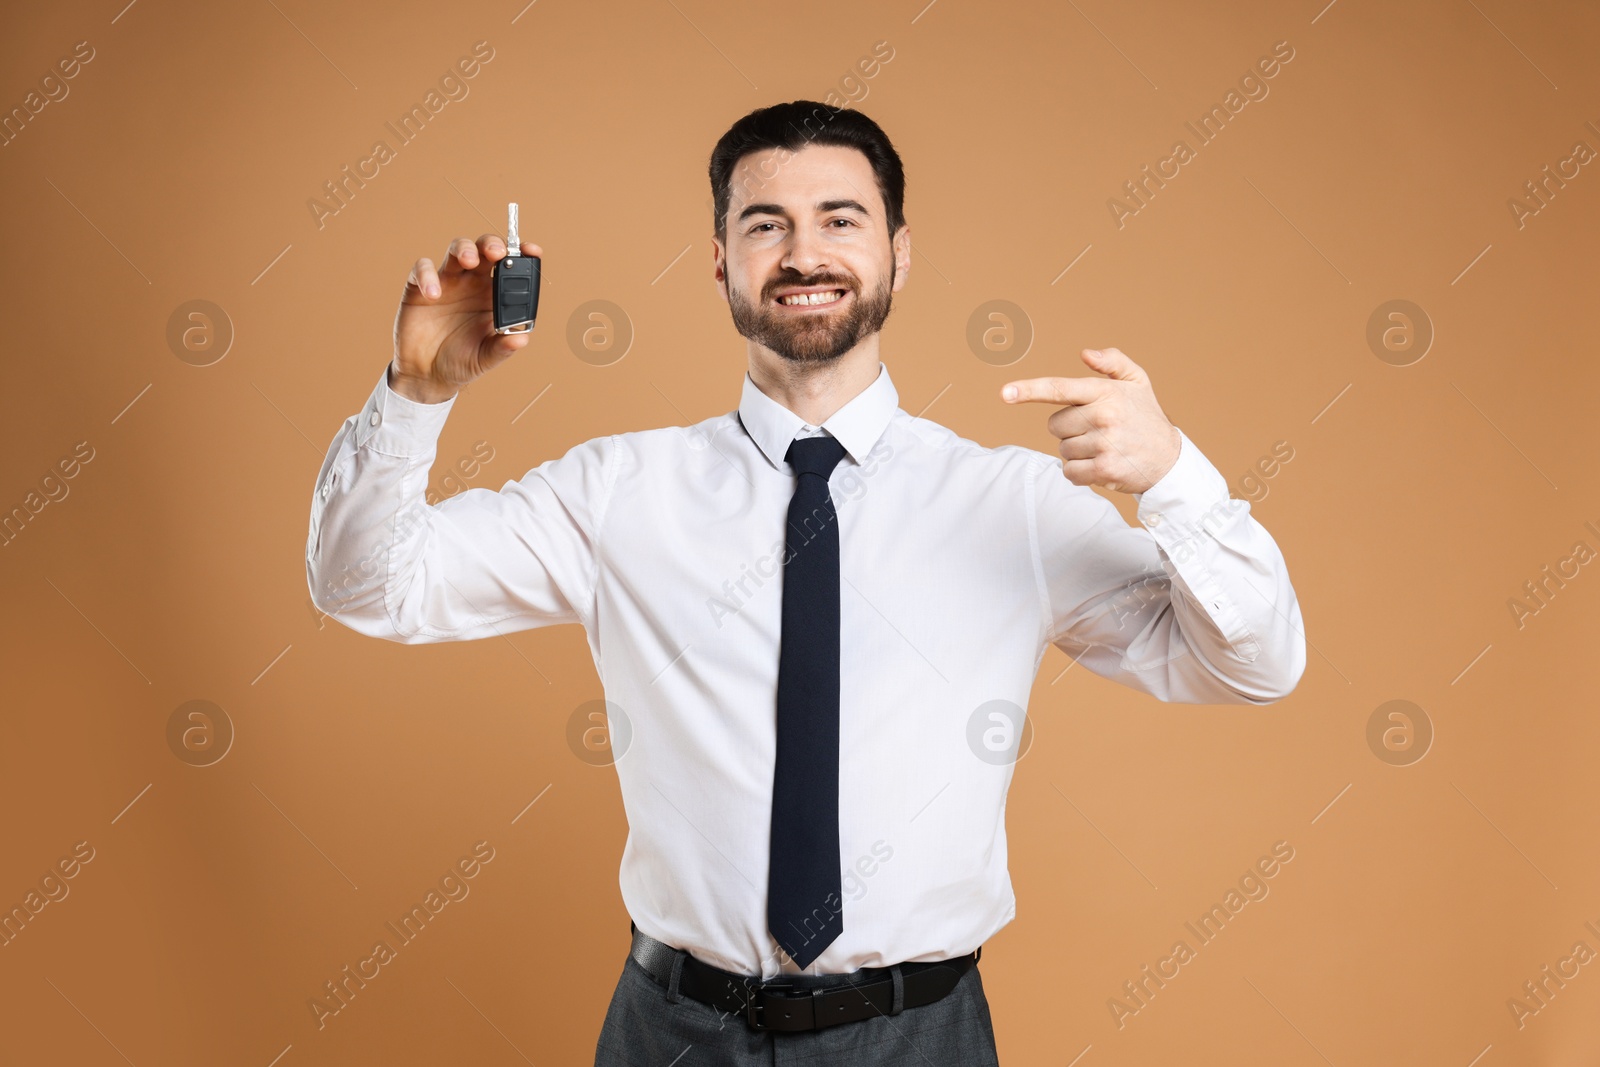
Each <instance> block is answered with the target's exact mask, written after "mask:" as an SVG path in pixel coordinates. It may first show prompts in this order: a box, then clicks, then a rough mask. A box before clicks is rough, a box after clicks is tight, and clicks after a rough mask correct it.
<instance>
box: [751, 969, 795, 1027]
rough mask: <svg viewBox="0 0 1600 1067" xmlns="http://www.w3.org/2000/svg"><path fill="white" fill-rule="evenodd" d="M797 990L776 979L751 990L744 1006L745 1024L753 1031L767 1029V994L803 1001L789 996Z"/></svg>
mask: <svg viewBox="0 0 1600 1067" xmlns="http://www.w3.org/2000/svg"><path fill="white" fill-rule="evenodd" d="M796 988H797V987H796V986H795V985H794V984H793V983H792V982H785V981H783V980H782V979H774V980H773V981H770V982H763V983H761V984H760V985H758V986H756V987H755V988H753V989H750V990H749V993H750V996H749V999H747V1000H746V1001H745V1004H744V1020H745V1022H746V1023H747V1024H749V1026H750V1028H751V1029H752V1030H765V1029H767V1005H766V1001H765V999H764V998H765V995H766V994H767V992H769V991H771V992H772V993H774V994H776V995H777V996H779V997H781V998H783V999H801V998H794V997H789V996H787V993H788V992H790V991H793V990H795V989H796Z"/></svg>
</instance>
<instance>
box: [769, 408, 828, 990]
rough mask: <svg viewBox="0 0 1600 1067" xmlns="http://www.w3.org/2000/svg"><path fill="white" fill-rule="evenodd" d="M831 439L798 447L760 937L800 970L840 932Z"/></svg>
mask: <svg viewBox="0 0 1600 1067" xmlns="http://www.w3.org/2000/svg"><path fill="white" fill-rule="evenodd" d="M843 457H844V446H843V445H842V444H840V443H839V441H838V439H837V438H834V437H827V436H822V437H807V438H797V439H796V440H794V441H793V442H791V443H790V445H789V451H788V453H787V454H786V455H785V456H784V458H785V459H786V460H787V461H788V462H789V464H790V465H791V466H792V467H793V468H794V471H795V487H794V496H793V497H792V498H791V499H790V501H789V516H788V527H787V532H786V534H785V544H786V552H785V554H784V564H783V630H782V636H781V638H780V641H779V651H778V709H777V712H778V732H777V742H778V743H777V759H776V763H775V765H774V767H773V775H772V841H771V854H770V861H769V866H768V870H767V928H768V929H769V930H770V931H771V933H772V936H773V937H774V938H776V939H777V942H778V944H779V945H781V946H782V947H783V950H784V951H785V952H787V953H788V954H789V956H790V957H791V958H792V959H793V960H794V961H795V963H796V964H797V965H799V966H800V967H801V968H805V967H809V966H811V963H812V961H813V960H815V959H816V958H817V957H818V956H820V955H821V954H822V951H823V950H824V949H826V948H827V947H828V946H829V945H831V944H832V943H833V942H834V940H835V939H836V938H837V937H838V936H839V935H840V934H841V933H843V932H844V898H843V896H842V895H841V894H842V886H841V884H840V882H841V876H840V870H839V524H838V522H837V516H836V514H835V512H834V509H833V498H832V497H831V496H829V495H828V475H829V474H831V473H832V472H833V468H834V467H835V466H837V465H838V463H839V460H840V459H842V458H843Z"/></svg>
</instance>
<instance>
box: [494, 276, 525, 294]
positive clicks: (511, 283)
mask: <svg viewBox="0 0 1600 1067" xmlns="http://www.w3.org/2000/svg"><path fill="white" fill-rule="evenodd" d="M501 286H502V287H503V288H504V290H505V291H506V292H508V293H526V292H528V279H526V278H507V279H505V281H503V282H502V283H501Z"/></svg>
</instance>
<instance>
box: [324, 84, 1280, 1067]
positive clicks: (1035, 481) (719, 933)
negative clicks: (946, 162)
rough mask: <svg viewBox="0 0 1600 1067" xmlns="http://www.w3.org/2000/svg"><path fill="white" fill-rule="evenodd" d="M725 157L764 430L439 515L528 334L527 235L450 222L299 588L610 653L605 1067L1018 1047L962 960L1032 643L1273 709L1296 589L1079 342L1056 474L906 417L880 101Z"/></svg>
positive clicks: (1000, 904)
mask: <svg viewBox="0 0 1600 1067" xmlns="http://www.w3.org/2000/svg"><path fill="white" fill-rule="evenodd" d="M710 174H711V184H712V193H713V198H714V200H713V202H714V205H715V223H714V237H713V240H712V252H713V256H714V268H715V270H714V275H715V279H716V281H717V283H718V288H719V292H721V294H722V296H723V299H725V300H727V301H728V305H729V308H730V310H731V312H732V316H733V323H734V326H735V328H736V329H737V330H738V331H739V333H740V334H741V335H742V336H743V337H744V338H745V339H746V342H747V352H748V359H749V370H748V373H747V375H746V377H745V379H744V383H743V393H742V396H741V399H740V401H739V405H738V408H737V410H735V411H732V412H728V413H726V414H723V415H718V416H715V417H713V418H709V419H706V420H704V421H702V422H700V423H698V424H696V425H694V426H690V427H667V428H664V429H654V430H646V431H640V432H636V433H623V434H615V435H610V436H606V437H599V438H595V439H593V440H590V441H587V442H585V443H583V444H580V445H577V446H575V447H574V448H572V449H571V450H569V451H568V452H567V453H566V454H565V455H563V456H562V457H560V458H559V459H552V460H547V461H545V462H544V463H542V464H540V465H539V466H538V467H535V468H534V469H533V470H531V471H529V472H528V473H527V474H526V475H525V476H524V477H523V478H522V479H521V480H520V481H509V482H507V483H506V484H505V485H504V486H502V487H501V489H500V490H499V491H498V492H495V491H491V490H488V489H469V490H467V491H465V492H462V493H460V494H458V495H456V496H453V497H451V498H449V499H447V500H444V501H442V502H441V503H439V504H438V505H437V506H432V507H430V506H428V505H427V504H426V503H425V501H424V500H423V493H424V489H425V487H426V482H427V477H428V470H429V467H430V465H431V464H432V462H433V459H434V455H435V443H436V439H437V436H438V433H439V431H440V429H441V427H442V426H443V424H444V421H445V418H446V416H447V415H448V413H449V410H450V407H451V406H452V404H453V401H454V397H455V395H456V392H457V390H458V389H460V387H461V386H463V385H465V384H467V383H468V382H471V381H473V380H475V379H476V378H478V377H479V376H481V375H482V374H484V373H486V372H488V371H490V370H492V369H493V368H494V367H495V366H497V365H499V364H500V363H502V362H504V361H505V360H506V359H508V358H510V357H511V355H512V354H513V353H514V352H516V351H518V350H519V349H521V348H523V347H524V346H526V344H527V343H528V338H527V336H526V335H521V336H516V335H512V336H497V335H495V334H493V332H492V328H491V321H490V318H491V316H490V312H489V310H488V309H489V295H488V294H489V270H490V267H491V265H492V264H493V263H494V262H495V261H497V260H498V259H500V258H501V257H502V256H503V255H504V254H505V247H504V244H503V242H502V241H501V239H500V238H499V237H497V236H495V235H493V234H485V235H484V236H482V237H480V238H479V239H478V240H477V241H476V242H473V241H470V240H468V239H466V238H458V239H457V240H455V241H454V242H453V243H452V244H451V245H450V247H449V250H448V253H447V255H446V258H445V261H444V263H443V265H442V266H440V267H438V268H435V265H434V263H433V262H432V261H431V260H429V259H420V260H418V261H417V262H416V264H415V265H414V266H413V268H412V270H411V274H410V277H409V278H408V279H407V281H406V287H405V294H404V296H403V298H402V300H401V304H400V310H399V315H398V318H397V320H396V325H395V354H394V358H393V360H392V361H391V362H390V364H389V366H388V369H387V371H386V374H385V376H384V377H383V380H381V381H379V382H378V383H377V385H376V386H375V388H374V389H373V391H372V395H371V396H370V397H369V399H368V401H367V404H366V406H365V407H364V408H363V409H362V411H361V413H360V414H359V415H356V416H354V417H353V418H351V419H350V420H348V421H347V422H346V423H345V425H344V427H343V429H341V431H340V432H339V434H338V436H337V437H336V438H335V439H334V442H333V446H332V448H331V449H330V451H329V453H328V458H327V462H326V463H325V464H324V465H323V468H322V471H321V473H320V475H319V476H318V483H317V488H316V490H315V491H314V494H313V498H312V512H311V528H310V534H309V538H308V542H307V553H306V562H307V579H308V581H309V583H310V587H311V590H312V594H313V597H314V599H315V601H316V603H317V604H318V606H319V607H321V608H322V609H323V610H324V611H327V612H330V613H332V614H334V615H335V617H337V618H338V619H340V621H342V622H344V623H345V624H346V625H348V626H350V627H351V628H352V629H355V630H357V631H359V632H361V633H365V634H369V635H372V636H376V637H383V638H386V639H389V640H392V641H400V642H405V643H421V642H433V641H448V640H467V639H473V638H480V637H489V636H493V635H497V634H504V633H509V632H512V631H515V630H523V629H528V628H531V627H536V626H549V625H553V624H557V623H572V622H575V623H580V624H582V625H583V626H584V628H585V630H586V631H587V634H588V639H589V646H590V650H591V652H592V654H593V657H594V662H595V667H596V670H597V672H598V674H599V677H600V679H601V681H602V683H603V684H604V687H605V696H606V700H607V702H608V704H609V705H611V706H613V707H615V708H617V709H619V711H620V714H622V715H625V717H626V721H627V726H628V729H629V733H630V736H631V741H630V743H629V745H628V746H627V748H626V751H622V752H620V753H617V758H616V764H615V765H616V769H617V776H618V780H619V782H620V785H621V788H622V796H623V803H624V808H625V810H626V813H627V817H628V825H629V836H628V841H627V844H626V846H625V848H624V850H623V857H622V866H621V889H622V898H623V903H624V904H625V906H626V907H627V910H628V913H629V915H630V916H631V917H632V919H633V923H634V932H633V945H632V947H631V950H630V953H629V955H628V957H627V958H626V959H625V960H624V965H623V970H622V974H621V977H620V979H619V981H618V984H617V987H616V990H615V992H614V994H613V996H612V1000H611V1005H610V1009H609V1011H608V1013H607V1015H606V1019H605V1023H604V1026H603V1028H602V1031H601V1034H600V1039H599V1042H598V1045H597V1048H596V1063H597V1064H622V1063H639V1064H644V1063H652V1064H662V1065H664V1064H667V1063H670V1062H675V1061H676V1062H678V1063H682V1064H684V1065H688V1064H711V1063H716V1064H753V1063H758V1062H759V1063H772V1062H774V1057H775V1056H778V1055H781V1057H782V1062H786V1063H787V1062H795V1063H798V1062H808V1063H810V1062H815V1063H850V1064H901V1063H905V1064H911V1063H915V1064H919V1065H939V1064H956V1063H961V1064H975V1063H988V1064H993V1063H996V1062H997V1055H996V1050H995V1042H994V1033H993V1029H992V1026H991V1021H990V1016H989V1008H988V1003H987V1000H986V999H985V997H984V993H983V986H982V979H981V978H980V977H979V974H978V971H977V968H976V966H975V964H976V962H977V958H978V950H979V949H980V948H981V946H982V943H983V942H984V940H985V939H987V938H988V937H989V936H990V935H992V934H993V933H995V931H997V930H999V929H1000V928H1001V927H1003V926H1005V925H1006V924H1007V923H1008V922H1010V921H1011V919H1012V918H1013V917H1014V916H1015V914H1016V902H1015V898H1014V897H1013V895H1012V890H1011V882H1010V878H1009V875H1008V873H1007V868H1006V837H1005V819H1004V813H1005V797H1006V791H1007V789H1008V787H1009V785H1010V782H1011V775H1012V766H1013V763H1014V761H1015V758H1016V755H1017V747H1018V743H1019V738H1020V736H1021V729H1022V726H1023V722H1022V717H1023V709H1024V708H1025V707H1026V705H1027V701H1028V695H1029V692H1030V690H1031V688H1032V684H1033V680H1034V677H1035V674H1036V673H1037V671H1038V668H1039V664H1040V661H1041V660H1042V658H1043V656H1044V653H1045V651H1046V650H1047V648H1048V647H1049V646H1050V645H1052V644H1053V645H1055V646H1056V647H1058V648H1060V649H1061V650H1062V651H1064V652H1066V653H1067V654H1068V655H1070V656H1071V657H1073V658H1074V659H1075V660H1076V661H1078V662H1080V663H1082V664H1083V665H1084V666H1085V667H1087V668H1088V669H1089V670H1091V671H1094V672H1095V673H1097V674H1100V675H1102V676H1104V677H1107V678H1111V679H1115V680H1116V681H1118V682H1121V683H1123V684H1125V685H1128V686H1131V687H1133V688H1136V689H1139V690H1141V691H1143V692H1145V693H1149V694H1151V695H1153V696H1155V697H1157V698H1158V699H1161V700H1167V701H1180V702H1188V703H1252V704H1267V703H1271V702H1273V701H1275V700H1278V699H1280V698H1282V697H1284V696H1285V695H1287V694H1288V693H1289V692H1290V691H1292V690H1293V689H1294V687H1295V685H1296V683H1297V682H1298V681H1299V678H1300V675H1301V673H1302V671H1303V670H1304V668H1305V644H1304V639H1303V637H1302V634H1301V629H1302V624H1301V616H1300V609H1299V606H1298V604H1297V602H1296V598H1295V594H1294V589H1293V587H1292V586H1291V585H1290V582H1289V577H1288V573H1287V569H1286V567H1285V565H1284V561H1283V557H1282V555H1281V554H1280V553H1279V551H1278V548H1277V546H1276V544H1275V543H1274V542H1273V540H1272V538H1271V537H1270V536H1269V535H1268V533H1267V532H1266V530H1264V529H1263V528H1262V527H1261V526H1260V525H1259V524H1258V523H1257V522H1256V521H1255V520H1254V519H1253V518H1251V516H1250V514H1249V512H1250V507H1249V504H1248V503H1246V502H1245V501H1242V500H1232V499H1230V498H1229V495H1228V487H1227V483H1226V482H1225V481H1224V479H1223V478H1222V477H1221V475H1220V474H1218V472H1217V470H1216V468H1215V467H1213V466H1212V465H1211V464H1210V463H1209V462H1208V461H1207V460H1206V459H1205V457H1204V456H1203V455H1202V454H1201V453H1200V451H1199V450H1198V449H1197V448H1196V447H1195V445H1194V444H1193V442H1191V441H1190V440H1189V439H1188V437H1187V436H1185V435H1184V434H1183V433H1182V432H1181V431H1180V430H1178V429H1177V428H1176V427H1175V426H1173V425H1172V423H1170V422H1169V421H1168V420H1167V418H1166V416H1165V415H1164V414H1163V412H1162V409H1161V406H1160V405H1159V404H1158V403H1157V402H1156V398H1155V395H1154V393H1153V392H1152V390H1151V385H1150V380H1149V378H1148V376H1147V375H1146V374H1145V372H1144V371H1143V370H1142V369H1141V368H1140V367H1139V366H1138V365H1137V364H1136V363H1134V362H1133V361H1132V360H1131V359H1129V358H1128V357H1127V356H1126V355H1124V354H1123V353H1122V352H1120V351H1118V350H1117V349H1115V348H1108V349H1103V350H1092V349H1086V350H1084V352H1083V359H1084V361H1085V362H1086V363H1087V364H1088V366H1089V367H1090V368H1091V369H1092V370H1094V371H1098V372H1100V373H1101V374H1103V375H1105V377H1072V378H1054V377H1049V378H1032V379H1027V380H1022V381H1016V382H1013V383H1010V384H1009V385H1007V386H1005V387H1004V389H1003V390H1002V399H1003V400H1004V401H1007V402H1013V403H1029V402H1043V403H1046V404H1050V405H1052V406H1055V407H1058V408H1059V410H1056V411H1055V412H1054V413H1053V414H1052V415H1051V416H1050V417H1049V419H1048V420H1047V422H1046V426H1047V428H1048V430H1049V431H1050V433H1051V434H1053V435H1054V436H1055V437H1056V438H1059V443H1058V446H1057V453H1058V454H1057V455H1054V456H1052V455H1048V454H1045V453H1042V452H1036V451H1033V450H1031V449H1027V448H1022V447H1018V446H1012V445H1007V446H1001V447H997V448H989V447H985V446H982V445H978V444H975V443H973V442H971V441H967V440H964V439H962V438H960V437H959V436H957V435H956V434H955V433H954V432H953V431H951V430H949V429H946V428H945V427H943V426H940V425H938V424H937V423H934V422H931V421H929V420H926V419H921V418H915V417H913V416H911V415H909V414H907V413H906V412H905V411H903V410H901V409H900V408H899V406H898V394H897V393H896V391H895V388H894V386H893V384H892V383H891V381H890V378H889V371H888V368H887V366H885V365H884V364H883V363H882V362H881V361H880V358H879V357H880V353H879V329H880V327H881V326H882V325H883V322H884V320H885V318H886V317H887V316H888V314H889V309H890V302H891V299H892V297H891V294H892V293H894V292H898V291H899V290H900V289H901V288H902V287H904V285H905V283H906V279H907V277H908V276H909V273H910V269H911V236H910V229H909V227H908V226H907V225H906V222H905V218H904V214H903V203H904V194H905V178H904V173H903V171H902V169H901V163H900V159H899V156H898V155H897V154H896V152H895V150H894V148H893V146H892V145H891V144H890V142H889V140H888V138H887V137H886V136H885V135H884V133H883V131H882V130H881V129H879V127H878V126H877V125H876V124H875V123H873V122H872V121H871V120H870V119H868V118H867V117H866V116H865V115H862V114H861V113H859V112H857V111H854V110H850V109H834V108H830V107H828V106H826V105H823V104H817V103H813V102H810V101H798V102H794V103H789V104H781V105H777V106H775V107H770V108H764V109H761V110H758V111H755V112H753V113H751V114H750V115H747V116H745V117H744V118H742V119H740V120H739V121H738V122H737V123H735V124H734V126H733V127H732V128H731V129H730V130H729V131H728V132H727V134H726V135H724V136H723V138H722V139H721V140H720V141H719V143H718V144H717V146H716V149H715V151H714V152H713V154H712V157H711V166H710ZM522 251H523V253H524V254H527V255H541V254H542V253H541V250H540V248H539V246H537V245H534V244H525V245H523V247H522ZM1091 485H1100V486H1104V487H1106V488H1108V489H1111V490H1114V491H1118V492H1125V493H1132V494H1134V495H1135V497H1136V499H1138V500H1139V508H1138V515H1139V520H1140V522H1141V524H1142V526H1141V527H1139V528H1135V527H1130V526H1129V525H1128V524H1127V523H1126V522H1124V521H1123V520H1122V519H1121V517H1120V516H1119V515H1118V513H1117V511H1116V509H1115V508H1114V507H1112V505H1111V504H1110V503H1109V502H1108V501H1107V500H1106V499H1105V498H1103V497H1101V496H1100V495H1098V494H1096V493H1095V492H1094V491H1093V490H1092V489H1090V488H1089V486H1091ZM618 725H619V724H618V723H616V722H613V723H612V726H613V727H614V728H615V727H617V726H618ZM679 1057H681V1058H679Z"/></svg>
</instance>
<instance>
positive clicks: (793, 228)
mask: <svg viewBox="0 0 1600 1067" xmlns="http://www.w3.org/2000/svg"><path fill="white" fill-rule="evenodd" d="M730 186H731V191H732V196H731V199H730V201H729V204H728V217H727V240H726V243H725V244H724V243H723V242H721V241H716V239H715V238H713V241H714V243H715V245H716V247H715V249H714V251H715V254H716V258H717V280H718V281H719V282H725V283H726V286H725V290H724V294H723V295H724V298H725V299H726V300H727V301H728V306H729V309H730V310H731V311H732V313H733V325H734V328H735V329H737V330H738V331H739V333H740V334H741V335H742V336H744V337H746V338H748V339H750V340H752V341H755V342H756V343H758V344H760V345H763V346H765V347H766V348H767V349H769V350H770V351H772V352H773V353H775V354H776V355H777V356H779V357H780V358H782V359H784V360H786V361H788V362H792V363H812V364H822V363H831V362H833V361H835V360H837V359H839V358H840V357H841V356H843V355H844V354H845V353H846V352H849V351H850V350H851V349H852V348H854V347H855V346H856V344H857V343H858V342H860V341H861V339H862V338H864V337H867V336H870V335H872V334H874V333H877V332H878V330H879V329H880V328H881V327H882V326H883V321H884V319H886V318H888V316H889V309H890V304H891V296H890V294H891V293H893V292H898V291H899V290H900V288H901V287H902V286H904V285H905V277H906V272H907V271H908V270H909V269H910V266H911V250H910V229H909V227H902V228H901V230H900V234H899V235H898V240H897V241H895V243H894V244H893V245H892V246H891V244H890V241H889V231H888V224H887V219H886V217H885V213H884V206H883V198H882V196H881V195H880V194H879V192H878V183H877V180H876V178H875V177H874V175H873V173H872V165H871V164H870V163H868V162H867V157H866V156H865V155H863V154H862V153H860V152H859V151H857V150H856V149H854V148H844V147H840V146H836V145H807V146H806V147H804V148H802V149H800V151H798V152H794V153H787V152H784V151H782V150H778V149H774V150H771V151H767V152H752V153H751V154H749V155H747V156H745V157H744V158H743V159H741V160H740V161H739V163H738V165H737V166H736V167H735V168H734V171H733V175H732V181H731V183H730ZM806 293H812V294H817V295H813V296H802V297H800V300H801V302H800V303H786V302H785V300H784V297H786V296H787V297H790V298H791V299H793V298H794V296H795V295H796V294H806ZM813 300H814V301H820V303H810V302H809V301H813Z"/></svg>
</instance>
